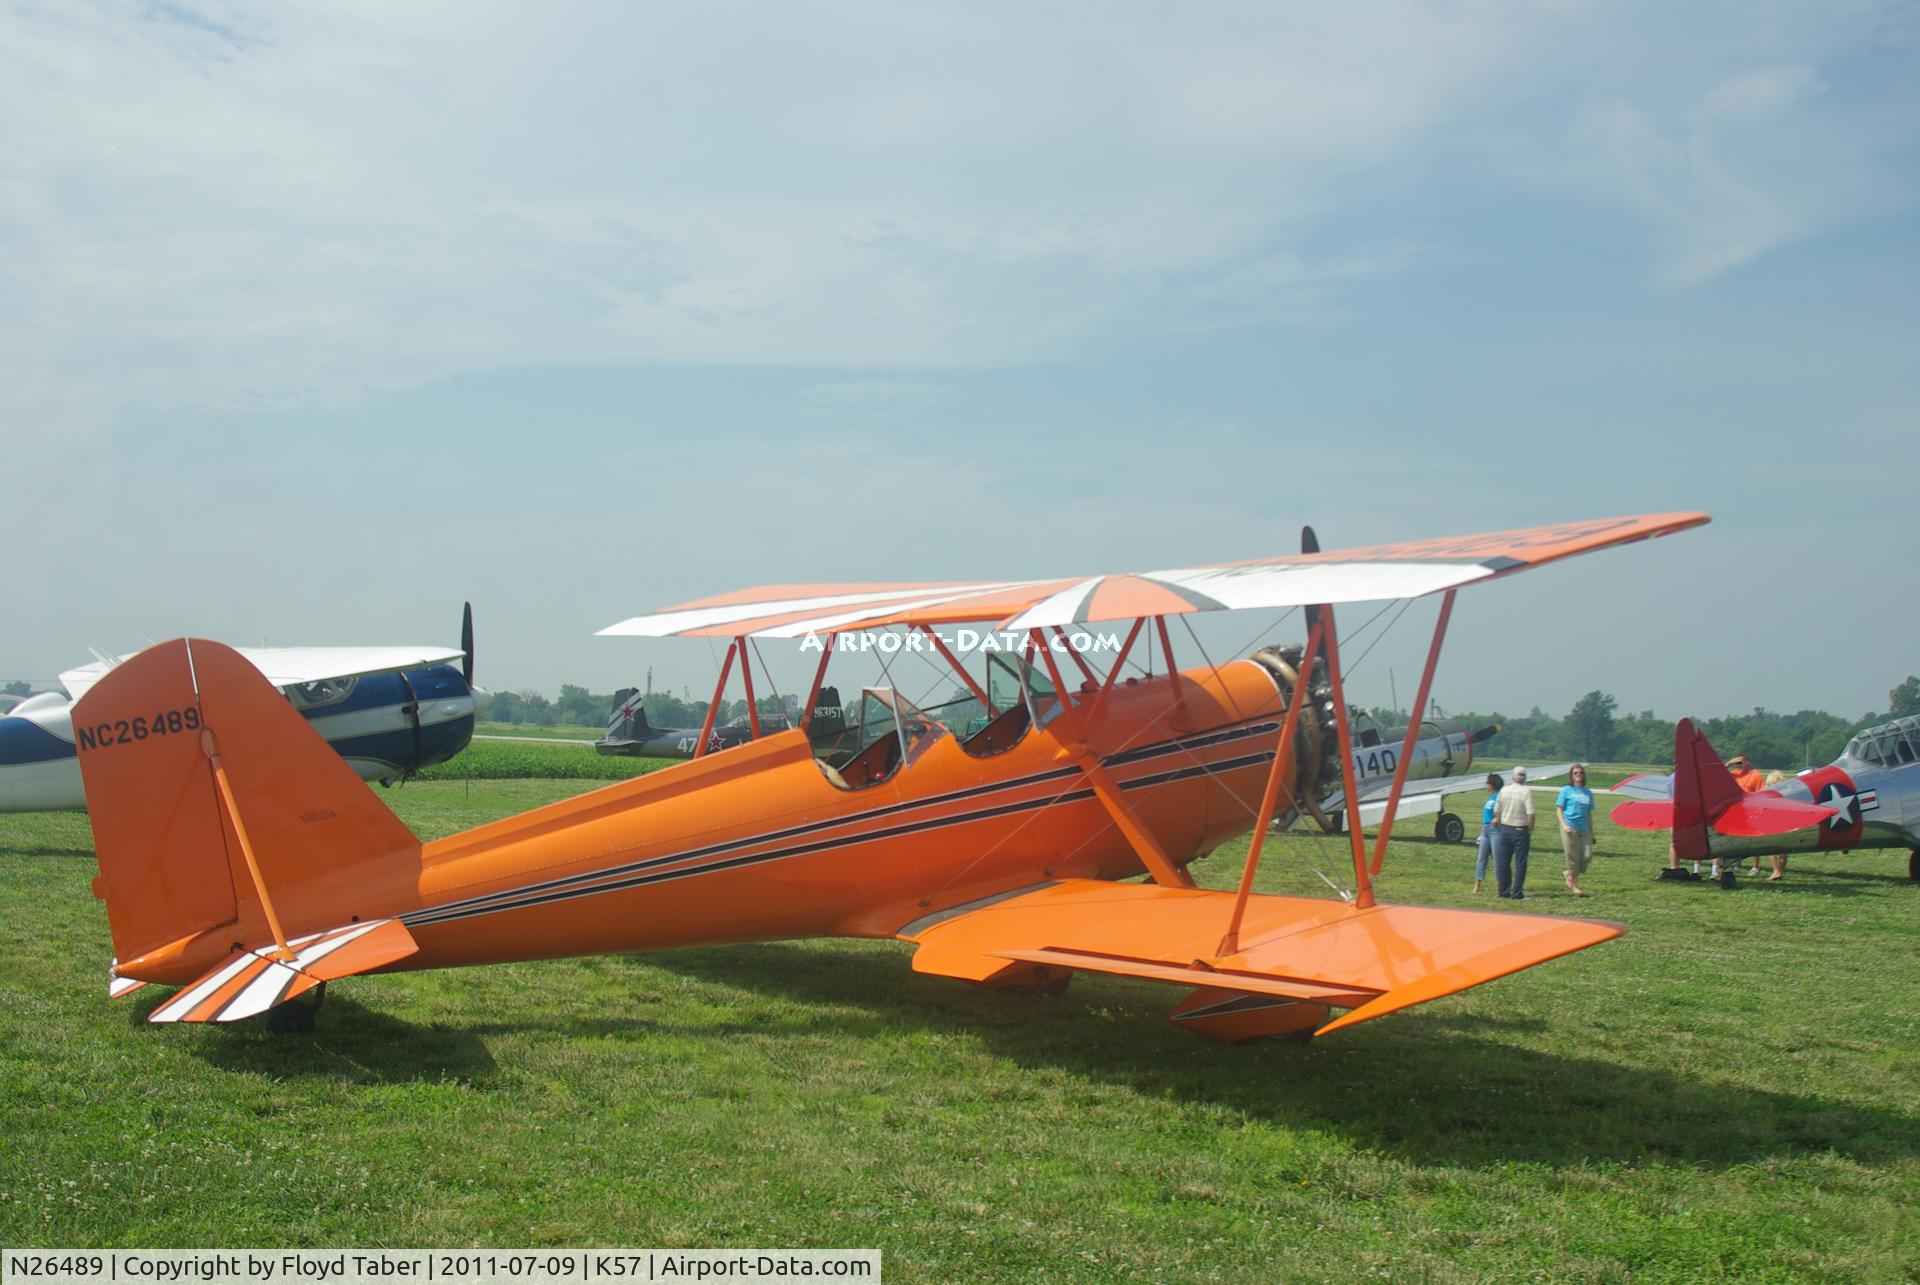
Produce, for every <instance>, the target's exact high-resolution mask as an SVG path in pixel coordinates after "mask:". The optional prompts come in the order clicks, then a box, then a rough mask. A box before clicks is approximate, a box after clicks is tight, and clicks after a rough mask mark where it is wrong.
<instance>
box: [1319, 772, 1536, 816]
mask: <svg viewBox="0 0 1920 1285" xmlns="http://www.w3.org/2000/svg"><path fill="white" fill-rule="evenodd" d="M1572 770H1573V764H1571V763H1548V764H1547V765H1546V766H1544V767H1533V766H1531V765H1529V766H1528V768H1527V784H1528V785H1538V784H1540V783H1542V782H1545V781H1552V780H1557V779H1558V778H1560V777H1563V776H1565V775H1566V774H1567V773H1568V772H1570V771H1572ZM1487 772H1499V773H1500V777H1501V779H1502V780H1505V779H1507V773H1506V772H1503V771H1501V770H1500V769H1499V768H1497V767H1495V768H1488V769H1487ZM1487 772H1469V773H1467V774H1466V775H1465V776H1436V777H1429V778H1428V779H1426V780H1424V781H1408V782H1407V784H1406V787H1405V788H1404V789H1403V790H1401V792H1400V803H1401V808H1402V815H1405V816H1421V815H1423V814H1425V813H1428V812H1437V811H1438V810H1439V809H1438V808H1437V807H1422V808H1421V809H1420V810H1419V811H1413V812H1409V811H1406V810H1405V809H1406V806H1407V805H1408V804H1410V803H1412V802H1413V801H1414V800H1415V799H1429V798H1431V799H1440V798H1444V797H1445V796H1447V795H1449V794H1459V793H1461V792H1463V791H1466V790H1476V789H1484V788H1485V787H1486V784H1487ZM1392 789H1393V778H1391V777H1383V778H1381V779H1380V780H1377V781H1367V782H1363V783H1362V784H1361V786H1360V806H1361V807H1363V808H1364V807H1366V806H1367V805H1368V804H1369V803H1381V802H1384V801H1385V800H1386V797H1387V795H1388V794H1389V793H1390V792H1391V791H1392ZM1345 801H1346V795H1345V794H1343V793H1342V792H1341V791H1339V790H1337V789H1336V790H1334V791H1332V792H1331V793H1330V794H1328V795H1327V797H1326V799H1325V800H1324V801H1322V802H1321V804H1320V810H1321V811H1322V812H1332V811H1333V810H1334V809H1335V808H1338V807H1341V806H1343V805H1344V803H1345Z"/></svg>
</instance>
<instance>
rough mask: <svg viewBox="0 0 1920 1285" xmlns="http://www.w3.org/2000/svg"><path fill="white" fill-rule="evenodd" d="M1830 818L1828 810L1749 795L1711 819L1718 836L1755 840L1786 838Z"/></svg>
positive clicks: (1806, 804)
mask: <svg viewBox="0 0 1920 1285" xmlns="http://www.w3.org/2000/svg"><path fill="white" fill-rule="evenodd" d="M1832 815H1833V809H1832V808H1823V807H1820V806H1819V805H1817V804H1813V803H1800V802H1798V801H1796V800H1794V799H1783V798H1781V797H1780V796H1779V795H1777V794H1749V795H1748V796H1747V797H1746V798H1744V799H1741V800H1739V801H1738V802H1736V803H1734V804H1733V805H1732V806H1730V807H1729V808H1728V809H1727V810H1726V811H1725V812H1722V813H1721V814H1720V815H1719V816H1717V817H1715V818H1714V819H1713V828H1714V830H1715V831H1717V832H1718V833H1720V834H1733V835H1742V836H1746V837H1757V836H1759V835H1763V834H1787V833H1789V832H1791V831H1794V830H1805V829H1807V828H1808V827H1809V826H1816V825H1819V824H1820V823H1821V822H1822V821H1825V820H1826V819H1827V818H1828V817H1830V816H1832Z"/></svg>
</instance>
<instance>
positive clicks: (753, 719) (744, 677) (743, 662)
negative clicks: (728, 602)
mask: <svg viewBox="0 0 1920 1285" xmlns="http://www.w3.org/2000/svg"><path fill="white" fill-rule="evenodd" d="M733 645H734V646H735V647H738V648H739V649H740V681H741V682H743V683H745V684H746V685H747V725H748V726H749V727H751V728H753V739H754V740H756V741H757V740H759V739H760V707H759V706H758V705H757V704H755V703H754V699H753V666H752V665H751V664H749V663H748V662H747V640H746V638H745V637H740V638H735V639H734V640H733Z"/></svg>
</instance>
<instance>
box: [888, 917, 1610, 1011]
mask: <svg viewBox="0 0 1920 1285" xmlns="http://www.w3.org/2000/svg"><path fill="white" fill-rule="evenodd" d="M1232 903H1233V894H1232V893H1229V892H1216V891H1211V890H1208V889H1203V888H1170V887H1164V886H1161V885H1157V884H1149V883H1109V882H1105V881H1102V880H1095V879H1067V880H1061V881H1059V882H1055V883H1047V884H1041V885H1039V886H1037V887H1035V888H1032V889H1028V890H1025V891H1022V892H1019V893H1015V894H1013V895H1011V896H1006V897H1002V898H999V899H994V900H990V901H989V902H986V903H982V904H979V905H976V906H973V907H958V908H956V909H954V910H949V911H946V912H942V913H938V914H934V915H929V916H927V917H926V918H924V919H920V920H917V921H915V922H914V923H910V924H908V925H906V926H905V927H904V928H902V929H901V930H900V932H899V934H898V935H899V936H900V937H901V938H903V939H905V940H908V941H912V942H914V943H916V944H917V945H918V946H919V950H918V951H917V952H915V954H914V957H913V966H914V969H915V971H917V972H923V973H933V974H936V975H939V976H943V977H959V978H964V979H967V980H970V981H984V980H987V979H989V978H991V977H993V976H994V975H995V974H998V973H1004V972H1006V971H1008V970H1009V968H1010V967H1013V966H1017V965H1022V964H1025V965H1034V964H1041V965H1051V966H1055V967H1060V968H1069V969H1075V970H1079V971H1083V972H1096V973H1114V974H1119V975H1122V976H1128V977H1139V978H1143V979H1146V980H1149V981H1158V982H1173V983H1178V984H1183V985H1189V986H1194V987H1203V988H1209V989H1217V990H1225V991H1239V992H1244V993H1246V994H1249V995H1262V996H1276V997H1279V998H1281V999H1288V1000H1297V1001H1300V1002H1303V1003H1315V1004H1324V1005H1327V1006H1329V1007H1333V1008H1346V1009H1349V1010H1350V1011H1349V1012H1347V1013H1346V1014H1345V1015H1343V1016H1341V1017H1338V1018H1335V1019H1334V1020H1333V1021H1331V1022H1329V1023H1327V1024H1326V1025H1325V1026H1323V1027H1321V1028H1320V1030H1319V1031H1318V1032H1317V1033H1318V1034H1321V1035H1325V1034H1327V1033H1328V1032H1330V1031H1335V1030H1338V1029H1340V1028H1341V1027H1344V1026H1352V1025H1354V1024H1355V1023H1358V1022H1365V1021H1370V1020H1371V1019H1373V1018H1376V1017H1381V1016H1384V1015H1385V1014H1388V1013H1392V1012H1395V1011H1397V1010H1399V1009H1402V1008H1407V1007H1409V1006H1411V1005H1414V1004H1423V1003H1425V1002H1427V1001H1428V1000H1432V999H1439V998H1440V997H1441V996H1444V995H1451V994H1453V993H1454V992H1456V991H1462V990H1465V989H1467V988H1468V987H1470V986H1478V985H1479V984H1480V983H1482V982H1488V981H1492V980H1493V979H1495V978H1497V977H1504V976H1506V975H1507V974H1508V973H1514V972H1518V971H1520V970H1521V969H1523V968H1529V967H1531V966H1533V965H1534V964H1539V963H1543V962H1545V961H1547V960H1549V959H1554V958H1557V957H1558V956H1561V955H1566V954H1570V953H1572V952H1573V951H1576V950H1583V949H1585V948H1586V947H1588V946H1595V945H1598V944H1599V943H1601V942H1603V941H1609V940H1611V939H1612V938H1615V937H1618V936H1619V935H1620V934H1621V932H1622V931H1624V930H1623V929H1622V928H1621V927H1620V926H1619V925H1618V924H1613V923H1606V922H1603V921H1599V920H1590V919H1560V918H1549V917H1546V916H1542V915H1525V914H1508V913H1501V912H1493V911H1473V910H1446V909H1436V908H1430V907H1423V906H1389V905H1374V906H1367V907H1358V906H1354V905H1351V904H1348V903H1346V902H1341V901H1330V900H1326V899H1324V898H1315V897H1277V896H1254V897H1252V898H1251V899H1250V900H1249V902H1248V905H1247V911H1246V918H1245V920H1244V922H1243V924H1242V926H1241V929H1240V933H1239V947H1238V949H1237V950H1236V951H1234V952H1233V953H1230V954H1225V955H1221V954H1219V953H1218V951H1219V947H1220V945H1221V937H1222V935H1223V931H1224V929H1225V928H1226V925H1227V919H1228V914H1229V911H1230V908H1231V906H1232Z"/></svg>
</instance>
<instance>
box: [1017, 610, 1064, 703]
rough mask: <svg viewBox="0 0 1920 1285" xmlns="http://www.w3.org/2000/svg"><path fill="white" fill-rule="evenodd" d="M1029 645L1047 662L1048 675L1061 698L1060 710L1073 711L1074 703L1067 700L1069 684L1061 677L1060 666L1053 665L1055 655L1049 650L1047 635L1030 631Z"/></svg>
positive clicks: (1055, 691)
mask: <svg viewBox="0 0 1920 1285" xmlns="http://www.w3.org/2000/svg"><path fill="white" fill-rule="evenodd" d="M1027 645H1028V646H1030V647H1032V648H1033V649H1034V650H1035V651H1037V652H1039V653H1040V659H1041V660H1044V661H1046V662H1047V674H1048V675H1049V676H1050V677H1051V678H1052V679H1053V691H1054V695H1056V696H1058V697H1059V698H1060V708H1062V709H1072V708H1073V702H1072V701H1071V700H1069V699H1068V698H1067V684H1066V682H1065V681H1064V680H1063V679H1062V678H1061V677H1060V666H1058V665H1056V664H1054V663H1053V653H1052V652H1051V651H1049V650H1048V649H1047V638H1046V635H1045V634H1043V633H1041V632H1040V631H1039V630H1038V629H1029V630H1028V631H1027Z"/></svg>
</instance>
